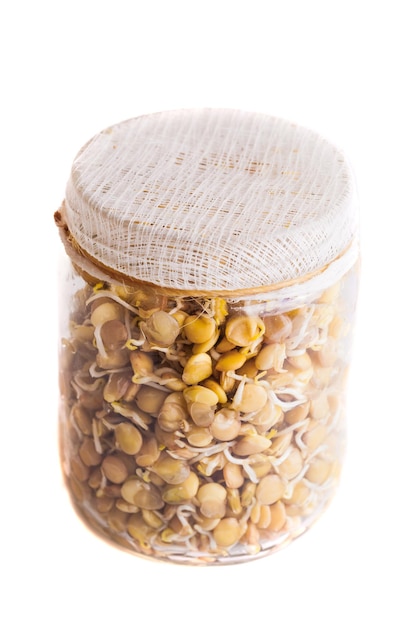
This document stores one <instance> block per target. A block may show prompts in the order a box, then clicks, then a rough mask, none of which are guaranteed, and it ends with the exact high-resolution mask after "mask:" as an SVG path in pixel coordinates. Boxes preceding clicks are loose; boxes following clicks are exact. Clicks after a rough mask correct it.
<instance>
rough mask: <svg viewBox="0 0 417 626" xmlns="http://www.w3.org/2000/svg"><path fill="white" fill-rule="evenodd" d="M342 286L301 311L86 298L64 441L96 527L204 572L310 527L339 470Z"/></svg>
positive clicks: (69, 380) (80, 310)
mask: <svg viewBox="0 0 417 626" xmlns="http://www.w3.org/2000/svg"><path fill="white" fill-rule="evenodd" d="M339 291H340V285H339V284H338V285H336V286H334V287H332V288H331V289H328V290H327V291H325V292H324V293H321V294H319V295H318V296H317V297H316V298H315V299H314V301H312V302H308V303H307V304H301V305H297V307H296V308H295V307H293V308H291V306H290V305H288V304H286V306H283V305H282V303H281V304H280V305H279V306H278V305H276V306H274V303H268V306H266V305H265V303H264V304H262V305H260V306H259V307H257V306H256V305H254V304H253V303H250V305H248V306H246V305H245V303H244V302H239V303H233V302H228V301H226V300H224V299H222V298H187V297H181V298H170V297H168V296H163V295H161V296H157V295H155V292H153V293H152V294H150V293H148V292H146V291H144V290H137V291H135V290H133V289H127V288H123V287H121V286H116V285H113V284H103V283H97V284H95V285H93V286H90V285H86V286H85V287H84V288H83V289H81V290H80V291H79V293H78V294H77V298H76V299H75V301H76V302H77V309H76V310H75V311H74V312H73V314H72V317H71V323H70V332H69V334H68V336H67V337H65V339H64V340H63V348H62V359H61V363H62V370H61V392H62V397H63V403H62V404H63V409H62V416H61V441H62V448H63V451H62V458H63V469H64V474H65V476H66V479H67V482H68V486H69V490H70V493H71V495H72V498H73V500H74V502H75V504H76V506H77V509H78V511H79V512H80V513H81V515H82V516H83V517H84V518H86V519H87V520H88V522H89V523H90V525H93V526H94V527H95V528H96V529H97V531H99V532H100V533H101V534H102V535H104V536H108V537H109V538H111V539H112V540H116V541H117V542H118V543H119V544H120V545H122V546H123V547H125V548H127V549H129V550H131V551H134V552H137V553H141V554H145V555H148V556H157V557H159V558H166V559H171V560H177V561H181V560H186V561H187V562H189V561H190V559H191V560H193V559H194V560H195V562H201V563H209V562H222V559H226V560H228V561H230V560H233V559H235V560H239V558H241V557H244V556H245V555H255V554H262V553H266V552H267V551H269V550H271V549H275V548H276V547H278V546H280V545H283V544H285V543H287V542H288V541H290V540H291V539H292V538H294V537H296V536H298V535H299V534H300V533H301V532H303V531H304V530H305V528H306V526H308V525H309V524H310V523H311V520H312V519H315V517H317V515H318V514H319V513H320V512H321V510H322V509H323V507H324V506H325V505H326V504H327V502H328V500H329V498H330V497H331V496H332V494H333V491H334V488H335V485H336V482H337V479H338V475H339V471H340V461H341V448H342V447H343V443H342V439H343V437H342V434H341V433H342V432H343V407H342V402H341V399H340V390H341V388H342V386H343V382H344V378H345V375H346V365H345V363H344V359H343V354H342V355H340V353H339V351H340V348H341V345H340V344H341V342H340V337H341V336H342V335H344V334H345V333H346V331H347V328H346V327H347V322H346V320H345V319H344V317H343V315H342V314H341V311H340V303H341V296H340V294H339ZM337 346H338V348H337Z"/></svg>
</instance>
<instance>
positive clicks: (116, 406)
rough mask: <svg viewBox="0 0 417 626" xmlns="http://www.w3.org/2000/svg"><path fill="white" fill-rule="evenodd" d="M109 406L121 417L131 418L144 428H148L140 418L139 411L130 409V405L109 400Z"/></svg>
mask: <svg viewBox="0 0 417 626" xmlns="http://www.w3.org/2000/svg"><path fill="white" fill-rule="evenodd" d="M110 404H111V407H112V409H113V411H114V412H115V413H119V415H122V416H123V417H127V418H128V419H131V420H132V422H134V423H135V424H137V425H138V426H140V427H141V428H143V429H144V430H148V425H147V424H146V423H145V421H144V420H143V419H142V418H141V416H140V415H139V413H137V412H136V411H134V410H133V409H131V408H130V407H127V406H124V405H123V404H122V403H121V402H110Z"/></svg>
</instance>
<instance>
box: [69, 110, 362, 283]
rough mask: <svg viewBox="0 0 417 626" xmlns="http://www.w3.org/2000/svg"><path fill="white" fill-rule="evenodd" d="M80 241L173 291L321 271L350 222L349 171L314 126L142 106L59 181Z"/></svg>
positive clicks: (352, 226) (348, 235)
mask: <svg viewBox="0 0 417 626" xmlns="http://www.w3.org/2000/svg"><path fill="white" fill-rule="evenodd" d="M66 220H67V224H68V228H69V230H70V232H71V234H72V236H73V237H74V239H75V240H76V241H77V244H78V245H79V246H80V248H81V249H82V250H84V251H85V252H86V253H87V254H88V255H89V256H90V257H92V258H93V259H96V260H97V262H99V263H100V264H102V265H104V266H106V267H108V268H109V269H110V270H114V271H116V272H118V273H121V274H124V275H126V276H129V277H130V278H133V279H137V280H140V281H144V282H148V283H152V284H154V285H158V286H162V287H169V288H174V289H179V290H190V291H192V290H206V291H207V292H210V291H221V290H233V291H239V289H251V288H261V287H266V286H268V285H275V286H276V285H277V284H279V283H282V282H286V281H291V280H297V279H300V278H303V277H304V276H306V275H309V274H311V273H314V272H317V271H320V269H321V268H323V267H325V266H326V265H328V264H329V263H331V262H332V261H334V260H335V259H337V258H338V257H339V256H340V255H341V254H342V253H343V252H344V251H345V250H346V248H347V247H348V246H349V245H350V243H351V242H352V240H353V238H354V234H355V231H356V228H357V211H356V205H355V193H354V183H353V177H352V173H351V171H350V168H349V166H348V164H347V162H346V159H345V157H344V155H343V154H342V153H341V151H340V150H339V149H338V148H336V147H335V146H333V145H332V144H331V143H329V142H328V141H327V140H325V139H323V138H322V137H320V136H318V135H317V134H316V133H314V132H312V131H310V130H308V129H306V128H303V127H300V126H298V125H296V124H293V123H291V122H288V121H286V120H282V119H279V118H275V117H271V116H269V115H264V114H258V113H256V114H255V113H248V112H243V111H235V110H228V109H226V110H223V109H220V110H218V109H196V110H179V111H168V112H161V113H155V114H151V115H144V116H141V117H137V118H134V119H130V120H127V121H124V122H121V123H120V124H116V125H114V126H111V127H110V128H108V129H106V130H104V131H102V132H101V133H99V134H98V135H96V136H95V137H93V138H92V139H91V140H90V141H89V142H88V143H87V144H86V145H85V146H84V147H83V148H82V149H81V150H80V152H79V153H78V155H77V157H76V159H75V161H74V164H73V167H72V170H71V176H70V180H69V182H68V186H67V192H66Z"/></svg>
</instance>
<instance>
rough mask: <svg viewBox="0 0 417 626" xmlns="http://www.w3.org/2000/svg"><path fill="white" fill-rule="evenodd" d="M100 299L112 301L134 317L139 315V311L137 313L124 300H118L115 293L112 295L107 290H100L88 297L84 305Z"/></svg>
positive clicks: (136, 310) (135, 309)
mask: <svg viewBox="0 0 417 626" xmlns="http://www.w3.org/2000/svg"><path fill="white" fill-rule="evenodd" d="M100 298H111V299H112V300H114V301H115V302H117V303H118V304H121V305H122V306H124V307H125V308H126V309H128V310H129V311H131V312H132V313H135V315H138V314H139V311H138V309H137V308H135V307H134V306H132V305H130V304H128V303H127V302H126V301H125V300H123V299H122V298H119V296H116V294H115V293H113V292H112V291H108V290H107V289H101V290H100V291H98V292H97V293H95V294H93V295H92V296H90V298H88V300H87V302H86V304H91V302H94V300H99V299H100Z"/></svg>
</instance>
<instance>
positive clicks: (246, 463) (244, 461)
mask: <svg viewBox="0 0 417 626" xmlns="http://www.w3.org/2000/svg"><path fill="white" fill-rule="evenodd" d="M224 456H225V457H226V459H227V460H228V461H230V463H234V464H235V465H241V466H242V467H243V469H244V470H245V472H246V473H247V475H248V477H249V479H250V480H251V481H252V482H253V483H259V478H258V477H257V475H256V473H255V471H254V470H253V469H252V467H251V465H250V463H249V461H248V459H238V458H236V457H235V456H233V455H232V454H231V453H230V450H224Z"/></svg>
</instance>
